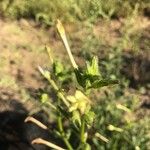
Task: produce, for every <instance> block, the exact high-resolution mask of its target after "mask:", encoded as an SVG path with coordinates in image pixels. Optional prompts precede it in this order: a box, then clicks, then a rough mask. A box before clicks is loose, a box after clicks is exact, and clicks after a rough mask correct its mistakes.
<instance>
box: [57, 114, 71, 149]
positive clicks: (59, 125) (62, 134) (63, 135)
mask: <svg viewBox="0 0 150 150" xmlns="http://www.w3.org/2000/svg"><path fill="white" fill-rule="evenodd" d="M58 128H59V131H60V133H61V136H62V139H63V141H64V142H65V144H66V146H67V148H68V150H73V148H72V146H71V144H70V143H69V141H68V139H67V138H66V135H65V132H64V129H63V125H62V118H61V116H59V117H58Z"/></svg>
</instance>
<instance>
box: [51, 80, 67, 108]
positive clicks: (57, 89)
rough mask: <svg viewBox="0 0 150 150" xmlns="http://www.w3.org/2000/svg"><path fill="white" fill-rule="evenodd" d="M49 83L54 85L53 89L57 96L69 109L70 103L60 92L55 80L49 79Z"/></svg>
mask: <svg viewBox="0 0 150 150" xmlns="http://www.w3.org/2000/svg"><path fill="white" fill-rule="evenodd" d="M48 81H49V82H50V84H51V85H52V87H53V88H54V90H55V91H56V92H57V95H58V97H59V98H60V99H62V101H63V102H64V103H65V105H66V106H67V107H69V103H68V101H67V100H66V98H65V97H64V95H63V94H62V93H61V92H60V91H59V88H58V86H57V85H56V83H55V82H54V80H52V79H48Z"/></svg>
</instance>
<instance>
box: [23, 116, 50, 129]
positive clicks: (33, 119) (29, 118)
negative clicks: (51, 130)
mask: <svg viewBox="0 0 150 150" xmlns="http://www.w3.org/2000/svg"><path fill="white" fill-rule="evenodd" d="M24 122H33V123H35V124H36V125H38V126H39V127H41V128H42V129H45V130H47V129H48V127H47V126H46V125H44V124H43V123H41V122H40V121H38V120H36V119H35V118H33V117H31V116H28V117H27V118H26V119H25V121H24Z"/></svg>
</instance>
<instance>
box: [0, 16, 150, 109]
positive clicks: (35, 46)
mask: <svg viewBox="0 0 150 150" xmlns="http://www.w3.org/2000/svg"><path fill="white" fill-rule="evenodd" d="M138 22H139V23H137V24H135V26H134V29H133V30H134V32H137V31H144V30H149V27H150V20H148V18H143V19H142V20H140V19H139V20H138ZM123 24H124V22H123V20H119V21H117V20H113V21H111V23H109V24H108V23H107V22H106V23H102V22H99V23H97V25H96V26H94V27H93V33H94V35H95V36H97V37H99V38H103V39H104V40H105V42H106V43H108V44H109V45H112V44H114V43H115V42H116V41H117V40H118V38H119V37H120V33H119V29H120V27H121V26H122V25H123ZM66 29H67V32H69V33H71V32H73V33H74V38H73V40H76V41H78V40H80V39H81V35H82V34H86V30H85V31H84V29H83V30H79V29H78V28H74V27H70V26H69V25H66ZM146 34H147V32H146ZM147 37H149V34H148V35H147ZM45 44H47V45H49V46H51V47H52V49H54V52H53V53H54V55H58V57H59V56H60V55H61V57H65V51H64V48H63V45H62V43H61V41H60V39H59V38H58V35H57V34H56V33H55V29H54V28H50V29H47V30H44V29H43V28H41V27H39V26H38V25H37V24H36V23H35V22H33V21H30V20H29V21H27V20H24V19H21V20H19V21H8V20H0V98H1V99H3V100H5V99H10V98H11V99H16V100H18V101H21V103H26V104H27V102H28V100H30V99H32V98H33V97H32V95H34V94H36V92H37V91H38V89H39V88H42V87H43V82H42V78H41V75H40V74H39V71H38V69H37V67H38V66H42V67H45V66H47V67H48V66H49V65H50V62H49V59H48V56H47V54H46V52H45V49H44V47H45ZM60 50H61V51H60ZM149 50H150V49H149ZM74 53H76V52H75V51H74ZM148 55H149V51H148ZM148 55H147V57H146V58H147V59H148V60H147V62H148V63H149V61H150V58H149V56H148ZM76 59H77V62H78V63H81V64H82V63H83V61H82V60H80V58H76ZM127 72H128V70H127ZM144 73H145V72H144ZM142 75H143V74H142ZM147 78H149V77H147ZM29 103H30V102H29ZM27 105H28V104H27ZM31 105H32V104H31V103H30V105H29V106H31ZM28 109H31V107H28Z"/></svg>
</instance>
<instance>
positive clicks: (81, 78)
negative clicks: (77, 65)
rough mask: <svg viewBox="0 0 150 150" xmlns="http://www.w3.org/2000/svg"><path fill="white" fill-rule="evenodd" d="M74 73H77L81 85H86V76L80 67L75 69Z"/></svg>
mask: <svg viewBox="0 0 150 150" xmlns="http://www.w3.org/2000/svg"><path fill="white" fill-rule="evenodd" d="M74 73H75V75H76V79H77V82H78V83H79V85H80V86H82V87H83V88H84V87H85V77H84V76H83V73H82V72H81V71H80V70H79V69H74Z"/></svg>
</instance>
